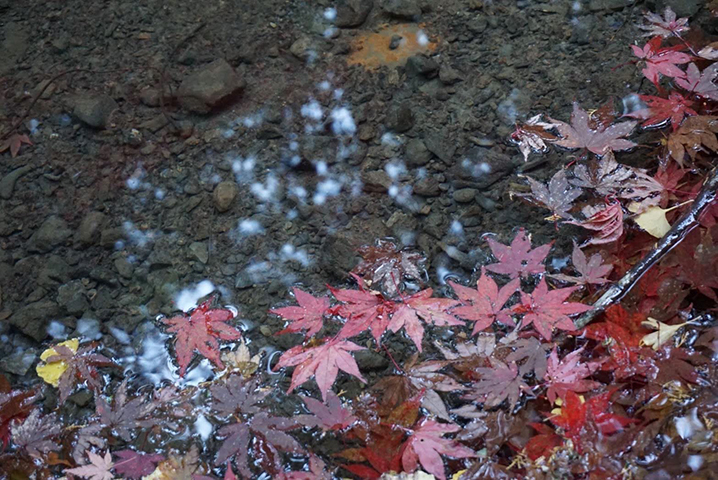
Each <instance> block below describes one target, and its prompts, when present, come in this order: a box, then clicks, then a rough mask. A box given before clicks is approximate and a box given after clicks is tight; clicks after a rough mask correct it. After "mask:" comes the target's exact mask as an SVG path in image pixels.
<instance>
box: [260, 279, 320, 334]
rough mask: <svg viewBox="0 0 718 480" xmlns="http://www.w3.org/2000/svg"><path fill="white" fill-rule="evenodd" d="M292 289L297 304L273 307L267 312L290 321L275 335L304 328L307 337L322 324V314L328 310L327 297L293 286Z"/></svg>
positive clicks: (295, 331)
mask: <svg viewBox="0 0 718 480" xmlns="http://www.w3.org/2000/svg"><path fill="white" fill-rule="evenodd" d="M293 291H294V297H295V298H296V299H297V303H298V304H299V306H294V307H282V308H273V309H271V310H270V311H269V313H273V314H275V315H279V316H280V317H282V318H283V319H285V320H289V321H290V322H292V323H290V324H289V325H287V328H285V329H284V330H282V331H281V332H278V333H277V335H279V334H281V333H297V332H301V331H302V330H306V331H307V333H306V337H307V338H309V337H311V336H312V335H315V334H316V333H317V332H318V331H319V330H321V329H322V327H323V326H324V314H325V313H326V312H327V310H329V297H321V298H320V297H315V296H313V295H311V294H309V293H306V292H304V291H302V290H300V289H298V288H294V289H293Z"/></svg>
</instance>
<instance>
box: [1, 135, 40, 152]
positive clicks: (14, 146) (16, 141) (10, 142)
mask: <svg viewBox="0 0 718 480" xmlns="http://www.w3.org/2000/svg"><path fill="white" fill-rule="evenodd" d="M23 143H25V144H27V145H32V144H33V143H32V142H31V141H30V139H29V138H28V136H27V135H20V134H18V133H13V134H12V135H10V138H8V139H7V140H5V142H4V143H2V144H0V153H2V152H4V151H5V150H8V149H9V150H10V156H11V157H12V158H15V157H17V154H18V152H20V147H21V146H22V144H23Z"/></svg>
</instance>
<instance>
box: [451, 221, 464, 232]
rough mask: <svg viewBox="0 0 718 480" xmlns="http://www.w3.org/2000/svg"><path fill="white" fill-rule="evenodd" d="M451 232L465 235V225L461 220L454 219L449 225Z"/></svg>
mask: <svg viewBox="0 0 718 480" xmlns="http://www.w3.org/2000/svg"><path fill="white" fill-rule="evenodd" d="M449 232H451V233H452V234H453V235H463V234H464V226H463V225H462V224H461V222H460V221H458V220H454V221H453V222H451V226H450V227H449Z"/></svg>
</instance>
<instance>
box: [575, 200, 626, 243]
mask: <svg viewBox="0 0 718 480" xmlns="http://www.w3.org/2000/svg"><path fill="white" fill-rule="evenodd" d="M583 215H584V216H585V217H586V219H585V220H583V221H580V222H566V223H570V224H572V225H578V226H579V227H583V228H586V229H589V230H593V231H595V232H597V233H596V235H594V236H593V237H591V239H590V240H588V241H587V242H586V243H585V244H584V246H588V245H603V244H605V243H612V242H615V241H616V240H618V239H619V238H620V237H621V235H622V234H623V208H622V207H621V203H620V202H618V201H616V200H615V199H614V200H608V201H607V202H606V204H605V205H603V206H591V205H589V206H587V207H585V208H584V209H583Z"/></svg>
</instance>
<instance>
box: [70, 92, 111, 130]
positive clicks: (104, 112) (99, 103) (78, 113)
mask: <svg viewBox="0 0 718 480" xmlns="http://www.w3.org/2000/svg"><path fill="white" fill-rule="evenodd" d="M118 108H119V106H118V105H117V102H115V100H114V99H113V98H112V97H110V96H109V95H106V94H100V95H88V96H81V97H76V98H75V99H74V101H73V109H72V114H73V115H74V116H75V118H77V119H78V120H80V121H81V122H83V123H84V124H86V125H89V126H90V127H93V128H99V129H104V128H107V126H108V125H109V124H110V120H111V118H112V114H113V113H114V112H115V111H116V110H117V109H118Z"/></svg>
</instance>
